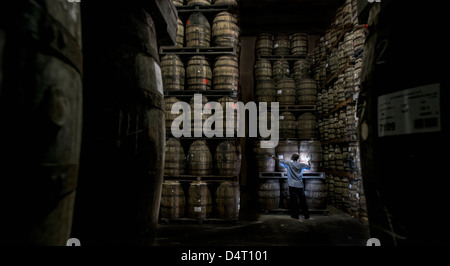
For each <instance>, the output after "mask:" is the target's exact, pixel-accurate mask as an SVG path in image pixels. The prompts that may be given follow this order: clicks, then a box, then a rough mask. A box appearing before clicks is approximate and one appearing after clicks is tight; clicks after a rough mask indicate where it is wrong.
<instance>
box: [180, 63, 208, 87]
mask: <svg viewBox="0 0 450 266" xmlns="http://www.w3.org/2000/svg"><path fill="white" fill-rule="evenodd" d="M186 81H187V86H188V89H189V90H210V89H211V83H212V71H211V66H210V64H209V62H208V61H207V60H206V57H205V56H203V55H195V56H192V57H191V58H190V59H189V61H188V63H187V67H186Z"/></svg>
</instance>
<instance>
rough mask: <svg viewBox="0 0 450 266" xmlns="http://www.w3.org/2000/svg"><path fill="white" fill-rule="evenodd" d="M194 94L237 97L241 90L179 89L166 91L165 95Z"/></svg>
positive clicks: (186, 95) (187, 95) (189, 95)
mask: <svg viewBox="0 0 450 266" xmlns="http://www.w3.org/2000/svg"><path fill="white" fill-rule="evenodd" d="M194 94H201V95H202V96H205V97H225V96H228V97H231V98H236V101H237V98H238V96H239V92H238V91H236V90H179V91H164V96H165V97H180V98H182V97H190V98H191V97H192V96H194Z"/></svg>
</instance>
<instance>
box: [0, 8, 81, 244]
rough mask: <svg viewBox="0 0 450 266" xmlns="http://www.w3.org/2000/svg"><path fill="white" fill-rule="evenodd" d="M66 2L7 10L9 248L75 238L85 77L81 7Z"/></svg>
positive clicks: (4, 203) (4, 78) (3, 40)
mask: <svg viewBox="0 0 450 266" xmlns="http://www.w3.org/2000/svg"><path fill="white" fill-rule="evenodd" d="M54 2H55V3H54ZM64 2H65V1H62V0H61V1H37V2H34V1H20V3H19V2H2V3H1V4H0V17H2V19H0V91H1V93H0V110H1V112H0V121H1V124H2V130H1V133H0V136H1V138H0V139H1V141H0V143H1V149H0V153H1V155H2V167H1V170H0V173H1V174H0V175H1V176H2V180H3V181H2V188H3V192H2V193H1V200H0V202H1V203H0V207H1V210H2V219H1V221H0V234H1V235H2V241H3V243H4V244H5V245H13V246H15V245H20V246H22V245H50V246H56V245H65V244H66V241H67V239H69V238H70V233H71V230H72V218H73V213H74V202H75V194H76V191H77V185H78V171H79V164H80V162H79V158H80V146H81V135H82V132H81V129H82V110H83V99H82V91H83V80H82V73H83V71H84V70H83V64H82V60H83V53H82V49H81V16H80V5H75V4H73V5H72V4H67V3H64Z"/></svg>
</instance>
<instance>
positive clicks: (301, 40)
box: [291, 33, 308, 56]
mask: <svg viewBox="0 0 450 266" xmlns="http://www.w3.org/2000/svg"><path fill="white" fill-rule="evenodd" d="M291 54H292V55H298V56H306V55H307V54H308V35H307V34H306V33H294V34H293V35H292V36H291Z"/></svg>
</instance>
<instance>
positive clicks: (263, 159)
mask: <svg viewBox="0 0 450 266" xmlns="http://www.w3.org/2000/svg"><path fill="white" fill-rule="evenodd" d="M253 154H254V156H255V160H256V165H257V170H258V172H274V171H275V160H274V159H272V158H270V157H269V156H270V155H274V154H275V148H261V141H255V143H254V146H253Z"/></svg>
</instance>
